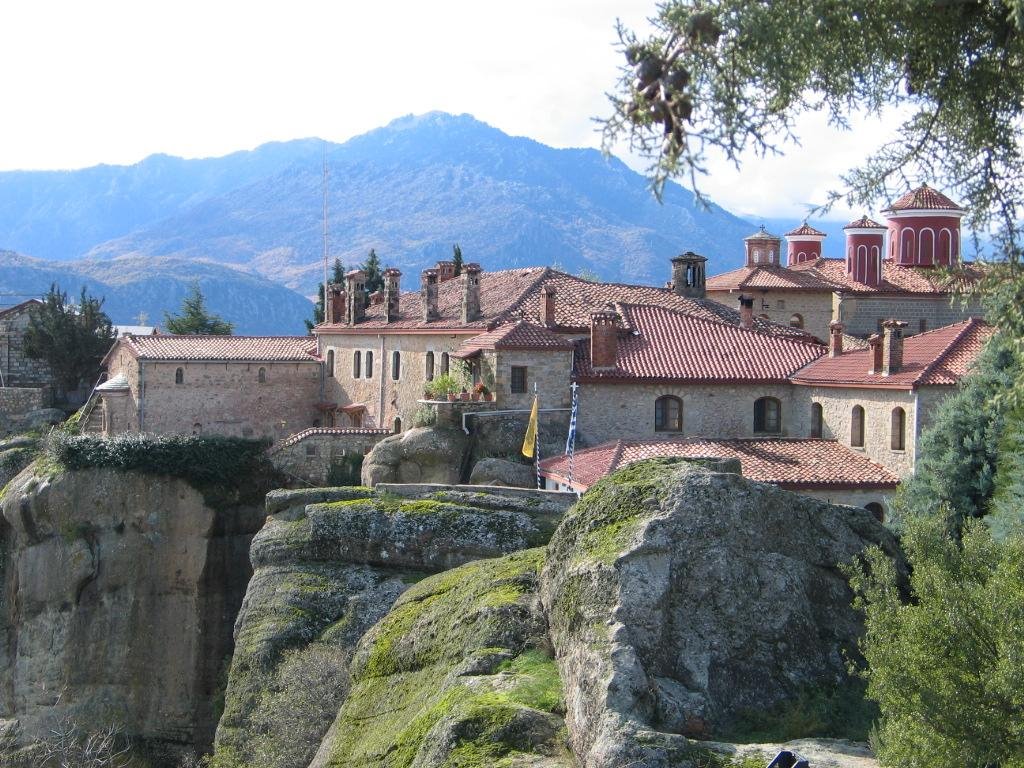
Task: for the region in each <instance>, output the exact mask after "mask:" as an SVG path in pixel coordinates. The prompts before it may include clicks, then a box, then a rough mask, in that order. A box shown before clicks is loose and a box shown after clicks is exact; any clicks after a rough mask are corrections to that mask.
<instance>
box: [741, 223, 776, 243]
mask: <svg viewBox="0 0 1024 768" xmlns="http://www.w3.org/2000/svg"><path fill="white" fill-rule="evenodd" d="M743 239H744V240H781V239H782V238H781V237H779V236H778V235H773V234H772V233H771V232H769V231H768V230H767V229H765V228H764V224H762V225H761V228H760V229H758V230H757V232H755V233H754V234H752V235H747V236H746V237H744V238H743Z"/></svg>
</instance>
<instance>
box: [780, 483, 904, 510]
mask: <svg viewBox="0 0 1024 768" xmlns="http://www.w3.org/2000/svg"><path fill="white" fill-rule="evenodd" d="M794 493H799V494H800V495H801V496H810V497H811V498H812V499H821V500H822V501H827V502H828V503H829V504H846V505H848V506H851V507H866V506H867V505H868V504H872V503H874V504H880V505H881V506H882V512H883V515H888V513H889V505H890V504H891V502H892V496H893V493H894V491H893V490H891V489H888V488H886V489H881V488H867V489H856V488H837V489H829V490H821V489H817V488H814V489H801V490H798V491H794Z"/></svg>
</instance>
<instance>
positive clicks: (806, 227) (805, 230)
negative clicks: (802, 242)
mask: <svg viewBox="0 0 1024 768" xmlns="http://www.w3.org/2000/svg"><path fill="white" fill-rule="evenodd" d="M799 235H820V236H821V237H825V233H824V232H820V231H818V230H817V229H815V228H814V227H812V226H811V225H810V224H808V223H807V222H806V221H805V222H804V223H803V224H801V225H800V226H799V227H797V228H796V229H791V230H790V231H789V232H787V233H786V237H793V236H799Z"/></svg>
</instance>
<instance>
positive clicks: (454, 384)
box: [425, 373, 466, 400]
mask: <svg viewBox="0 0 1024 768" xmlns="http://www.w3.org/2000/svg"><path fill="white" fill-rule="evenodd" d="M465 386H466V383H465V381H464V380H463V379H462V377H460V376H457V375H455V374H453V373H442V374H441V375H440V376H436V377H435V378H434V380H433V381H429V382H427V385H426V387H425V389H426V391H427V392H429V393H430V396H431V397H433V398H434V399H436V400H442V399H444V398H446V397H448V395H452V394H455V393H457V392H461V391H462V390H463V389H464V388H465Z"/></svg>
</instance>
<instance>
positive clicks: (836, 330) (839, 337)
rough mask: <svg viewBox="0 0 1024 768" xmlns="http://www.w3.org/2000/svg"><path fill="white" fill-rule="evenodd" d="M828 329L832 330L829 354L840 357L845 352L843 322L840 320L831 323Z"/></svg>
mask: <svg viewBox="0 0 1024 768" xmlns="http://www.w3.org/2000/svg"><path fill="white" fill-rule="evenodd" d="M828 329H829V331H831V332H832V335H831V336H830V337H829V340H828V356H829V357H839V356H840V355H841V354H843V324H842V323H840V322H834V323H829V324H828Z"/></svg>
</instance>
